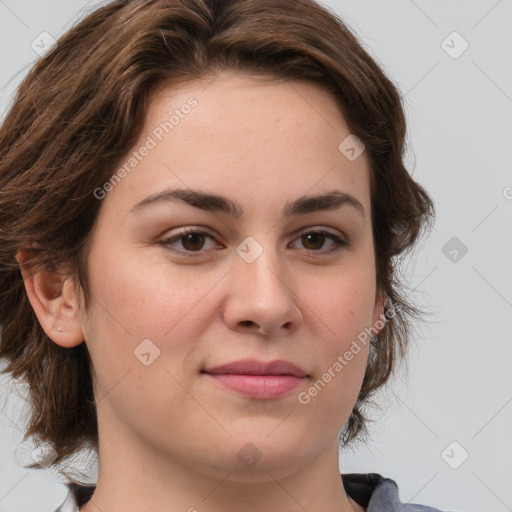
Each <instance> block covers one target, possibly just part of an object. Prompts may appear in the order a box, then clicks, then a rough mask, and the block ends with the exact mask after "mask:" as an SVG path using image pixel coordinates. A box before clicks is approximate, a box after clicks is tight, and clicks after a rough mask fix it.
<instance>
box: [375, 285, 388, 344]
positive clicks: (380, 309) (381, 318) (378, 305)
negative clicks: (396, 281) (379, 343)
mask: <svg viewBox="0 0 512 512" xmlns="http://www.w3.org/2000/svg"><path fill="white" fill-rule="evenodd" d="M385 297H386V295H385V293H384V292H383V291H382V290H377V292H376V293H375V306H374V308H373V315H372V327H373V330H374V331H377V332H376V333H375V335H374V336H378V335H379V334H380V332H381V331H382V329H384V327H385V326H386V315H385V314H384V305H385V304H386V298H385Z"/></svg>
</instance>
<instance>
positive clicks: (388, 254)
mask: <svg viewBox="0 0 512 512" xmlns="http://www.w3.org/2000/svg"><path fill="white" fill-rule="evenodd" d="M222 70H233V71H235V72H241V73H244V74H245V73H250V74H253V75H255V76H256V75H260V76H266V77H269V78H270V79H285V80H290V81H293V80H303V81H308V82H310V83H313V84H317V85H318V86H319V87H321V88H323V90H325V91H327V92H328V93H329V94H331V96H332V97H333V98H334V100H335V101H336V104H337V105H338V106H339V109H340V111H341V113H342V114H343V116H344V118H345V120H346V122H347V125H348V126H349V128H350V130H351V132H352V133H353V134H355V135H356V136H357V137H358V138H359V139H360V140H361V141H362V142H363V143H364V144H365V147H366V154H367V156H368V158H369V162H370V188H371V207H372V208H371V209H372V229H373V239H374V247H375V261H376V279H377V283H376V285H377V289H378V290H379V291H381V292H382V293H383V294H384V295H385V296H386V297H387V306H386V309H385V314H386V318H387V321H386V324H385V327H384V328H383V330H382V331H381V332H380V335H379V337H378V339H375V338H372V340H371V343H370V347H369V357H368V364H367V368H366V372H365V375H364V380H363V383H362V387H361V390H360V393H359V396H358V399H357V402H356V404H355V406H354V408H353V411H352V413H351V416H350V418H349V420H348V422H347V423H346V425H345V426H344V428H343V430H342V433H341V435H340V442H342V443H343V444H344V445H347V444H349V443H350V442H351V441H353V440H355V439H356V438H357V439H360V438H361V437H362V436H363V437H366V436H367V434H368V431H367V427H366V422H367V420H368V418H366V416H365V405H367V404H368V403H369V402H370V401H371V400H370V399H371V397H372V395H373V394H374V393H375V391H377V390H378V389H379V388H381V387H382V386H383V385H384V384H385V383H386V381H387V380H388V378H389V377H390V375H391V373H392V372H393V370H394V369H395V367H396V364H397V363H398V362H399V361H401V360H403V358H404V355H405V353H406V348H407V345H408V343H409V340H410V337H411V336H410V333H411V326H412V321H413V319H414V318H415V317H416V316H418V315H419V314H420V310H419V309H418V308H417V307H416V306H414V305H413V304H412V303H411V302H410V301H409V300H406V297H405V294H404V293H403V284H402V283H401V281H400V279H399V275H398V271H397V264H398V262H399V261H400V259H401V258H402V257H403V256H404V255H405V254H406V253H407V252H408V251H409V250H410V249H411V248H412V246H413V245H414V244H415V242H416V240H417V238H418V236H419V234H420V232H421V231H422V228H423V227H424V226H425V225H426V224H429V223H430V221H431V220H432V218H433V214H434V207H433V202H432V200H431V198H430V197H429V195H428V194H427V192H426V191H425V190H424V189H423V188H422V187H421V186H420V185H419V184H418V183H416V182H415V181H414V180H413V179H412V177H411V175H410V174H409V172H408V171H407V169H406V167H405V164H404V160H403V159H404V152H405V135H406V121H405V115H404V110H403V105H402V97H401V95H400V92H399V90H398V89H397V87H396V86H395V85H394V84H393V82H392V81H391V80H390V79H389V78H388V77H387V76H386V74H385V73H384V72H383V70H382V69H381V68H380V67H379V65H378V64H377V63H376V62H375V60H374V59H373V58H372V57H371V56H370V55H369V54H368V53H367V51H366V50H365V49H364V48H363V46H362V45H361V43H360V42H359V41H358V39H357V37H356V36H355V35H354V33H353V32H352V31H351V30H350V29H349V27H348V26H347V25H346V24H345V23H344V21H343V20H342V19H340V17H338V16H337V15H336V14H334V13H333V12H331V11H330V10H329V9H327V8H326V7H323V6H321V5H320V4H318V3H316V2H315V1H314V0H293V1H289V0H160V1H159V0H133V1H120V0H118V1H113V2H110V3H108V4H106V5H104V6H102V7H100V8H98V9H96V10H95V11H93V12H91V13H90V14H88V15H87V16H86V17H84V18H83V19H82V20H81V21H79V22H78V23H77V24H75V26H73V27H72V28H71V29H70V30H69V31H68V32H66V33H65V34H64V35H63V36H62V37H61V38H60V39H59V40H58V42H57V44H56V45H55V46H54V47H53V48H52V49H51V50H50V51H49V53H48V54H47V55H45V56H44V57H43V58H41V59H39V60H38V61H37V63H36V64H35V65H34V66H33V68H32V69H31V70H30V71H29V73H28V74H27V76H26V77H25V78H24V80H23V81H22V83H21V85H20V86H19V88H18V90H17V93H16V96H15V97H14V100H13V102H12V105H11V107H10V109H9V111H8V112H7V115H6V117H5V119H4V121H3V123H2V125H1V127H0V325H1V328H2V339H1V344H0V357H2V358H5V360H6V361H7V363H8V365H7V367H6V368H5V369H4V370H3V372H9V373H10V374H11V375H12V377H13V378H16V379H18V378H20V379H22V380H23V381H24V382H25V383H26V384H27V385H28V390H29V395H28V397H29V404H30V412H31V416H30V421H29V424H28V426H27V429H26V431H25V437H24V440H27V439H28V438H29V437H35V438H37V439H38V440H39V441H41V442H46V443H49V444H50V445H51V446H52V447H53V449H54V450H55V451H56V452H57V458H56V459H55V460H54V461H53V466H55V465H58V464H60V463H61V462H62V461H63V460H64V459H67V458H69V457H70V456H72V455H74V454H76V453H77V452H78V451H79V450H81V449H82V448H83V447H84V446H90V447H93V448H94V449H95V450H97V449H98V424H97V416H96V408H95V397H94V393H93V386H92V376H91V370H92V366H91V365H92V361H91V359H90V356H89V353H88V350H87V347H86V344H85V343H82V344H80V345H78V346H76V347H72V348H64V347H61V346H59V345H57V344H56V343H54V342H53V341H52V340H51V339H50V338H49V337H48V336H47V335H46V334H45V332H44V331H43V329H42V328H41V326H40V324H39V322H38V320H37V317H36V315H35V313H34V311H33V309H32V307H31V304H30V302H29V300H28V297H27V294H26V291H25V288H24V283H23V278H22V274H21V272H20V267H19V265H18V263H17V261H16V259H15V256H16V254H17V252H18V251H19V250H21V249H24V248H27V247H30V245H31V244H32V243H33V242H37V244H38V245H39V249H37V250H36V251H34V254H33V258H32V259H31V260H30V265H31V267H32V269H33V270H36V269H42V268H47V269H55V268H58V267H59V266H60V265H68V266H69V268H70V269H71V270H72V273H73V275H74V276H76V278H77V279H76V280H77V286H78V285H79V286H80V287H81V289H82V290H83V292H84V298H85V305H86V306H88V304H89V298H90V296H89V287H88V278H87V272H86V269H87V266H86V262H87V250H88V242H90V237H91V232H92V231H91V230H92V227H93V224H94V222H95V219H96V217H97V215H98V211H99V208H100V205H101V201H99V200H98V199H97V198H96V197H95V195H94V190H96V189H97V188H98V187H101V186H102V185H103V184H104V183H105V182H106V181H107V180H108V179H109V178H110V177H111V176H112V175H113V171H114V169H115V168H116V165H117V164H118V163H119V162H120V161H122V158H123V157H124V156H125V155H126V154H127V153H128V152H129V150H130V149H131V148H132V146H133V144H135V142H136V140H137V138H138V136H139V134H140V132H141V130H142V127H143V124H144V120H145V115H146V112H147V109H148V105H149V103H150V101H151V99H152V97H153V95H154V94H155V92H156V91H157V90H158V89H159V88H160V87H173V86H177V85H178V84H179V85H182V84H186V83H187V82H189V81H193V80H197V79H205V78H214V77H215V76H216V75H217V74H218V73H219V72H220V71H222ZM391 312H392V314H391ZM29 467H37V464H34V465H31V466H29Z"/></svg>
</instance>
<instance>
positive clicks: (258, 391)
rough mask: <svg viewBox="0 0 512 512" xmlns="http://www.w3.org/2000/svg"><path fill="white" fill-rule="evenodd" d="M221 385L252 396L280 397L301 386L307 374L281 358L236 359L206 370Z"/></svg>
mask: <svg viewBox="0 0 512 512" xmlns="http://www.w3.org/2000/svg"><path fill="white" fill-rule="evenodd" d="M204 373H206V374H208V375H209V376H210V377H212V378H213V379H214V380H215V381H216V382H218V383H219V384H221V385H223V386H225V387H228V388H230V389H232V390H234V391H237V392H239V393H242V394H243V395H247V396H250V397H252V398H277V397H279V396H282V395H285V394H286V393H289V392H290V391H291V390H292V389H294V388H296V387H297V386H299V385H300V384H301V383H302V382H303V381H304V379H305V378H306V377H307V374H306V372H304V371H303V370H302V369H301V368H299V367H298V366H297V365H295V364H293V363H290V362H289V361H285V360H283V359H278V360H276V361H271V362H269V363H265V362H262V361H257V360H255V359H245V360H241V361H233V362H231V363H228V364H224V365H221V366H215V367H212V368H208V369H206V370H204Z"/></svg>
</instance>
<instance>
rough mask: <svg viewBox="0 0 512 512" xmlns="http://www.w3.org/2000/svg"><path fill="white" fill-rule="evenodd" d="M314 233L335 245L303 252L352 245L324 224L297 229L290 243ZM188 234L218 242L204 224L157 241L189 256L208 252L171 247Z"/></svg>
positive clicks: (326, 251)
mask: <svg viewBox="0 0 512 512" xmlns="http://www.w3.org/2000/svg"><path fill="white" fill-rule="evenodd" d="M309 233H314V234H321V235H327V236H328V237H330V239H331V240H332V241H333V242H334V244H333V246H332V247H331V248H330V249H320V250H313V249H309V250H308V249H305V250H303V251H302V252H306V253H308V254H314V255H319V256H321V255H328V254H332V253H335V252H338V251H340V250H341V249H344V248H345V247H347V246H349V245H350V242H349V241H348V239H347V237H346V236H345V235H344V234H341V235H340V234H339V233H334V232H332V231H330V230H329V229H327V228H325V227H323V226H308V227H306V228H302V229H300V230H299V231H296V232H295V233H294V234H293V235H292V236H293V237H294V238H293V240H292V241H291V242H290V243H293V242H295V241H296V240H297V239H298V238H300V237H301V236H302V235H305V234H309ZM188 234H199V235H205V236H207V237H210V238H211V239H212V240H214V241H215V242H216V237H215V235H212V234H211V233H210V232H209V229H208V228H205V227H203V226H189V227H186V228H183V229H182V230H181V231H178V232H177V233H175V234H174V235H172V236H169V237H166V238H164V239H163V240H159V241H157V244H158V245H161V246H163V247H164V248H166V249H167V250H170V251H172V252H175V253H178V254H182V255H186V256H187V257H199V256H201V255H203V254H205V253H208V252H209V251H203V250H199V251H187V250H183V249H176V248H174V247H171V242H175V241H179V239H180V238H181V237H184V236H186V235H188Z"/></svg>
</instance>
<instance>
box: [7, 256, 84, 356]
mask: <svg viewBox="0 0 512 512" xmlns="http://www.w3.org/2000/svg"><path fill="white" fill-rule="evenodd" d="M32 252H33V251H32V250H30V249H24V250H21V251H19V252H18V253H17V254H16V260H17V261H18V263H19V265H20V270H21V273H22V275H23V281H24V284H25V290H26V292H27V296H28V299H29V301H30V304H31V305H32V308H33V310H34V313H35V314H36V316H37V319H38V320H39V323H40V324H41V327H42V328H43V330H44V331H45V332H46V334H47V335H48V336H49V337H50V338H51V339H52V340H53V341H54V342H55V343H57V345H61V346H63V347H73V346H76V345H79V344H80V343H82V342H83V341H84V336H83V332H82V328H81V324H80V315H79V313H80V312H79V308H78V298H77V296H76V292H75V290H74V283H73V279H72V276H71V275H69V274H68V273H67V272H66V271H65V270H63V269H62V268H60V269H56V270H48V269H36V270H29V268H28V267H27V265H26V264H27V262H28V260H29V259H31V258H32V257H33V254H32Z"/></svg>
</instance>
